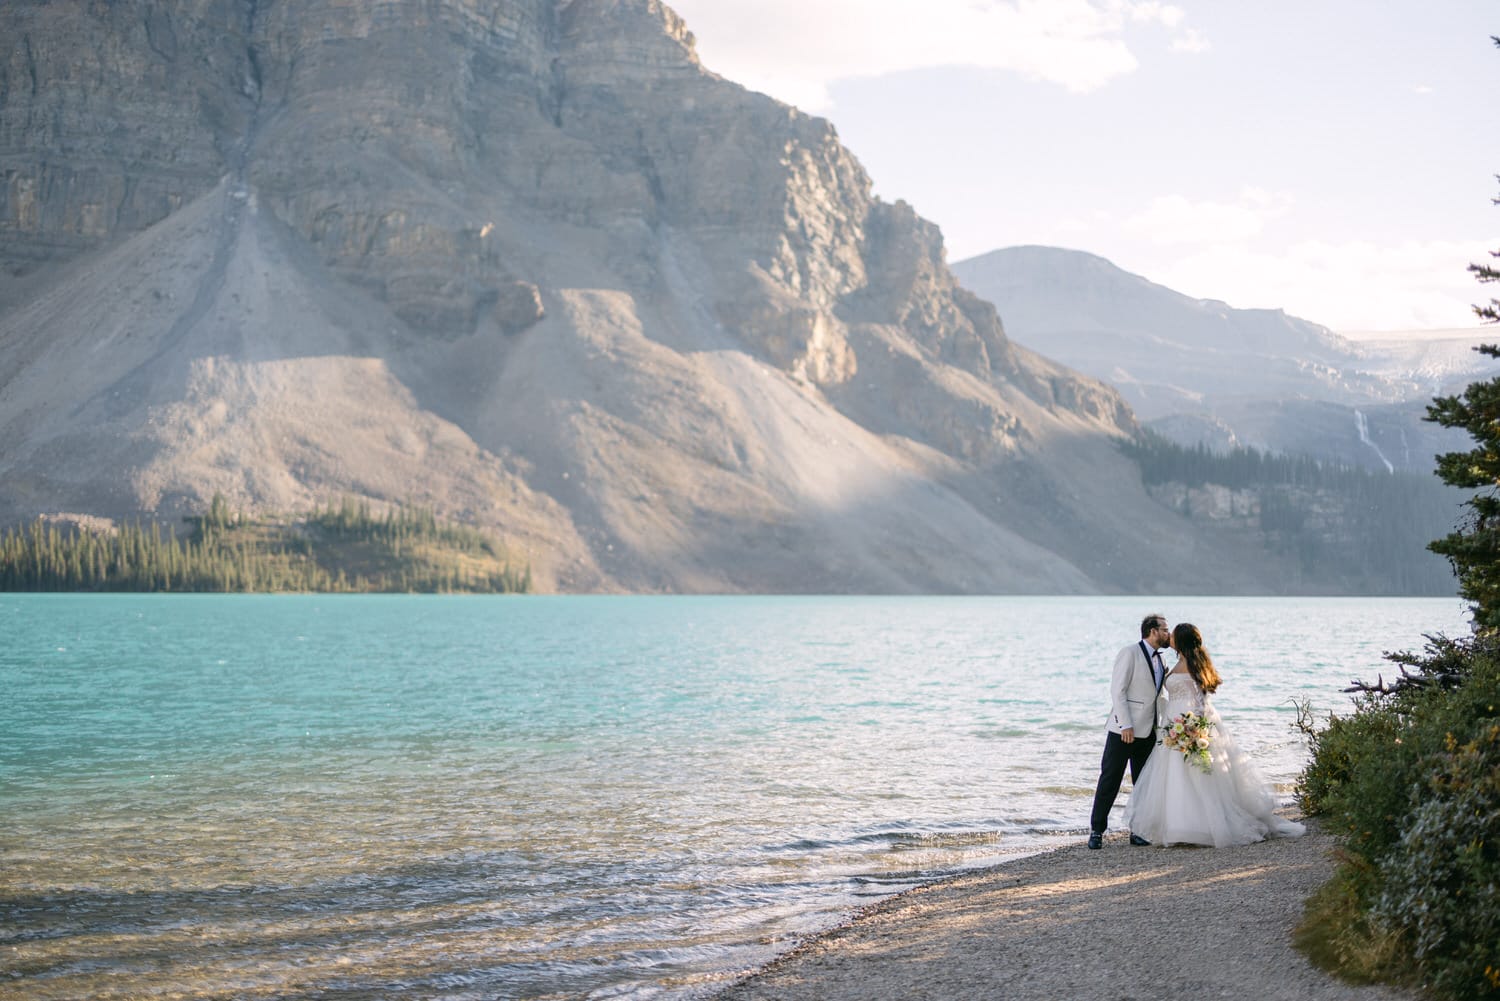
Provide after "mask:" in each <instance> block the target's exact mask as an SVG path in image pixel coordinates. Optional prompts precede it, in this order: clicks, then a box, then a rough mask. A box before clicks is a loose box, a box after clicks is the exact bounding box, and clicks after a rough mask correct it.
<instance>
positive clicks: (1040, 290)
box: [953, 246, 1495, 472]
mask: <svg viewBox="0 0 1500 1001" xmlns="http://www.w3.org/2000/svg"><path fill="white" fill-rule="evenodd" d="M953 272H954V274H955V275H957V276H958V278H959V281H960V282H961V283H962V284H963V285H964V287H965V288H968V289H970V290H971V291H973V292H974V293H975V294H977V295H979V296H981V297H982V298H985V299H987V300H989V301H991V302H993V303H994V304H995V305H996V307H997V308H998V309H999V311H1000V314H1001V316H1002V317H1003V318H1004V321H1005V326H1006V331H1007V333H1008V334H1009V335H1010V336H1011V337H1012V338H1013V340H1015V341H1016V342H1017V343H1020V344H1025V345H1027V346H1028V347H1031V348H1033V349H1035V350H1037V351H1040V352H1043V353H1045V354H1046V355H1048V356H1049V357H1052V358H1055V359H1056V360H1058V361H1060V362H1062V363H1063V364H1065V365H1069V366H1071V367H1073V368H1076V369H1077V370H1079V371H1081V372H1085V373H1087V374H1089V375H1093V376H1095V377H1097V378H1100V379H1102V380H1104V381H1106V382H1108V383H1110V384H1111V385H1113V386H1115V387H1116V388H1118V389H1119V390H1120V392H1121V394H1122V395H1123V396H1124V397H1125V399H1126V400H1127V401H1128V402H1129V403H1130V405H1131V407H1132V409H1133V410H1134V411H1135V412H1136V413H1137V414H1139V415H1140V417H1141V418H1142V419H1143V420H1145V421H1147V422H1148V424H1149V425H1150V426H1151V427H1153V428H1154V429H1156V430H1158V431H1160V432H1161V433H1163V434H1165V435H1167V436H1168V437H1169V438H1172V439H1173V440H1176V441H1180V442H1183V443H1186V444H1196V443H1198V442H1203V443H1205V444H1208V445H1210V446H1213V447H1217V448H1223V447H1228V446H1231V445H1236V444H1239V445H1250V446H1254V447H1258V448H1261V449H1266V450H1271V451H1278V452H1289V453H1293V454H1311V455H1317V456H1320V457H1323V458H1331V459H1337V460H1339V461H1343V462H1349V463H1357V464H1362V465H1366V466H1369V467H1371V468H1377V469H1379V468H1386V469H1391V468H1401V469H1408V470H1413V471H1419V472H1430V471H1431V469H1432V457H1433V455H1434V454H1435V453H1437V452H1438V451H1444V450H1448V449H1452V448H1456V447H1459V446H1460V445H1461V444H1462V442H1461V436H1455V435H1454V433H1453V432H1445V431H1443V430H1442V429H1440V428H1435V427H1433V426H1432V425H1430V424H1427V423H1425V422H1423V421H1422V417H1423V416H1424V415H1425V413H1426V404H1427V403H1428V402H1429V401H1430V400H1431V398H1432V396H1433V395H1434V394H1436V393H1440V392H1451V391H1454V390H1455V389H1458V388H1461V387H1462V386H1463V385H1465V384H1466V383H1468V382H1469V381H1472V379H1473V378H1475V377H1476V376H1479V375H1481V374H1493V372H1494V370H1495V366H1494V365H1493V364H1492V363H1486V361H1485V360H1484V359H1482V358H1481V357H1479V356H1478V355H1475V354H1474V353H1473V352H1471V351H1468V350H1467V348H1468V347H1471V346H1472V345H1473V344H1474V343H1475V341H1473V340H1463V339H1461V338H1462V334H1461V333H1460V332H1455V334H1454V338H1453V339H1445V340H1443V341H1441V342H1436V343H1434V342H1423V341H1417V340H1414V339H1405V340H1403V339H1400V338H1388V339H1383V340H1379V341H1363V340H1362V341H1352V340H1349V339H1347V338H1344V337H1341V336H1339V335H1338V334H1335V333H1333V332H1332V331H1331V330H1329V329H1328V328H1326V327H1323V326H1319V325H1318V324H1315V323H1311V322H1309V321H1307V320H1302V319H1299V318H1297V317H1295V316H1289V315H1287V314H1286V313H1285V312H1283V311H1281V310H1266V309H1235V308H1232V307H1230V306H1228V305H1226V304H1225V303H1223V302H1219V301H1217V300H1213V299H1193V298H1190V297H1188V296H1185V295H1183V294H1181V293H1179V292H1175V291H1173V290H1171V289H1168V288H1165V287H1163V286H1161V285H1157V284H1154V283H1152V282H1150V281H1148V280H1146V279H1145V278H1142V277H1140V276H1138V275H1133V274H1130V273H1129V272H1127V271H1124V270H1122V269H1121V268H1119V267H1116V266H1115V265H1114V264H1112V263H1110V262H1109V261H1107V260H1105V259H1104V258H1102V257H1098V256H1096V255H1094V254H1089V253H1085V252H1082V251H1076V250H1066V249H1061V248H1056V247H1032V246H1026V247H1010V248H1006V249H1003V250H996V251H992V252H990V253H987V254H982V255H980V256H978V257H973V258H970V259H968V260H964V261H960V262H958V263H956V264H954V265H953ZM1455 346H1457V347H1458V350H1455Z"/></svg>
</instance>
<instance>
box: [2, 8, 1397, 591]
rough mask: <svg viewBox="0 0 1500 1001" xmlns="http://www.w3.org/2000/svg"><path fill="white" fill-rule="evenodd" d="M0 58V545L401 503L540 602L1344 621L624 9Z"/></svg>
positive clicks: (1120, 409)
mask: <svg viewBox="0 0 1500 1001" xmlns="http://www.w3.org/2000/svg"><path fill="white" fill-rule="evenodd" d="M0 34H3V36H4V37H6V38H10V39H12V44H11V45H9V46H8V47H7V50H6V54H5V55H4V62H3V63H0V165H3V171H4V183H3V184H0V275H3V276H4V277H3V279H0V441H3V442H4V446H3V451H0V522H7V523H14V522H19V521H24V520H26V519H30V518H34V517H36V516H37V515H39V514H42V513H48V514H65V513H73V514H78V515H84V516H95V517H106V518H113V519H132V518H159V519H174V518H179V517H182V516H186V515H191V514H197V513H202V512H203V511H204V510H205V509H206V508H207V507H208V503H209V499H210V498H211V497H212V496H213V495H215V494H222V495H223V497H224V498H225V500H226V501H227V503H228V504H229V505H230V506H231V507H233V508H235V509H238V510H243V511H247V512H276V511H287V510H305V509H307V508H309V507H311V506H314V505H317V504H325V503H330V502H332V501H335V500H337V499H338V498H340V497H352V498H360V499H368V500H372V501H374V502H376V503H387V504H415V505H420V506H422V507H425V508H429V509H432V510H434V511H435V512H436V513H437V514H438V515H439V516H440V517H444V518H452V519H458V520H460V521H463V522H466V523H469V524H473V525H476V526H479V527H482V528H485V529H487V530H491V531H494V532H496V533H498V534H499V535H500V536H501V537H502V538H503V539H504V540H505V542H506V544H507V546H508V547H509V549H510V552H511V553H512V554H513V555H515V556H517V557H520V558H524V560H525V562H526V564H527V565H528V566H529V567H530V568H531V571H532V573H533V575H534V580H535V584H536V586H537V588H538V589H539V590H548V589H557V590H564V591H585V590H591V591H621V590H627V591H699V592H705V591H772V592H774V591H829V592H864V591H868V592H890V591H941V592H1017V591H1033V592H1035V591H1042V592H1052V593H1058V592H1087V591H1124V592H1142V591H1151V592H1162V591H1165V592H1167V593H1173V592H1176V593H1184V592H1205V591H1206V592H1214V593H1238V592H1246V591H1250V592H1263V591H1277V590H1287V589H1290V588H1294V587H1300V588H1303V589H1313V590H1317V589H1329V588H1347V587H1348V586H1349V585H1348V582H1347V581H1333V580H1331V579H1319V578H1317V577H1316V576H1315V575H1314V576H1313V577H1308V576H1306V575H1305V574H1301V573H1299V572H1297V571H1295V568H1293V567H1292V565H1291V564H1290V563H1289V562H1288V561H1287V560H1286V559H1285V558H1282V557H1278V556H1276V555H1274V554H1269V553H1266V552H1263V551H1261V550H1260V549H1259V548H1257V546H1256V544H1255V543H1254V542H1253V541H1249V542H1247V541H1246V540H1245V539H1244V538H1243V537H1242V536H1237V535H1225V534H1224V533H1221V532H1217V531H1215V530H1214V528H1213V526H1206V525H1203V524H1200V523H1198V522H1195V521H1192V520H1190V519H1185V518H1183V517H1181V516H1179V515H1178V514H1176V513H1174V512H1173V511H1171V510H1168V509H1167V508H1165V507H1164V506H1163V505H1162V504H1160V503H1158V502H1156V501H1154V500H1153V499H1152V497H1151V496H1150V494H1149V493H1148V492H1147V490H1146V488H1145V487H1144V485H1143V484H1142V482H1141V477H1140V470H1139V468H1138V466H1137V465H1136V464H1135V462H1134V461H1133V460H1131V459H1130V458H1128V457H1126V456H1125V455H1124V454H1123V453H1122V451H1121V449H1120V448H1119V445H1120V443H1121V442H1122V441H1124V440H1126V439H1127V438H1129V437H1130V436H1132V435H1133V434H1134V433H1135V430H1136V423H1135V418H1134V416H1133V415H1132V413H1131V412H1130V409H1129V408H1128V407H1127V406H1126V405H1125V403H1124V402H1123V401H1122V399H1121V398H1120V396H1119V395H1118V394H1117V393H1116V392H1115V391H1114V390H1112V389H1110V388H1109V387H1107V386H1105V385H1103V384H1102V383H1100V382H1098V381H1096V380H1095V379H1092V378H1089V377H1087V376H1084V375H1080V374H1078V373H1077V372H1075V371H1072V370H1070V369H1068V368H1066V367H1064V366H1062V365H1059V364H1057V363H1055V362H1053V361H1050V360H1047V359H1045V358H1043V357H1042V356H1040V355H1038V354H1036V353H1034V352H1032V351H1030V350H1027V349H1026V348H1024V347H1021V346H1019V345H1018V344H1016V343H1014V342H1013V341H1012V340H1011V339H1010V338H1009V337H1008V336H1007V335H1006V332H1005V330H1004V329H1003V328H1002V326H1001V323H1000V321H999V319H998V317H997V315H996V313H995V310H994V308H993V307H992V306H991V305H990V304H989V303H987V302H985V301H983V300H982V299H980V298H979V297H977V296H975V295H973V294H971V293H970V292H968V291H966V290H965V289H963V288H961V287H960V286H959V285H958V283H957V282H956V280H955V279H954V277H953V275H952V273H951V272H950V271H949V270H948V268H947V267H946V265H945V264H944V254H943V246H942V239H941V235H940V234H939V232H938V230H937V228H936V227H934V226H933V225H932V224H930V223H928V222H926V221H924V220H922V219H921V218H919V217H918V216H916V215H915V213H913V212H912V210H911V209H910V207H908V206H907V205H905V204H904V203H901V202H897V203H895V204H889V203H886V202H883V201H881V200H879V199H876V198H874V197H872V195H871V182H870V179H869V178H868V177H867V176H866V174H865V173H864V171H863V169H862V168H861V167H860V165H859V164H858V163H857V162H856V161H855V160H854V158H853V157H852V156H850V154H849V153H848V152H847V151H846V150H845V149H844V148H843V147H842V145H840V143H839V141H838V137H837V134H836V133H835V131H834V129H833V127H832V126H831V125H830V124H829V123H828V122H826V121H824V120H821V119H818V118H812V117H808V116H806V115H803V114H801V113H799V112H797V111H796V110H794V109H792V108H789V107H786V106H784V105H781V104H778V103H776V102H775V101H772V100H771V99H769V98H767V97H764V96H762V95H758V94H754V93H751V92H749V91H746V90H745V89H743V88H741V87H739V86H737V85H735V84H733V83H731V82H729V81H726V80H723V79H721V78H719V77H717V76H716V75H714V74H713V73H711V72H709V71H707V70H706V69H705V68H704V67H703V66H702V65H701V64H700V63H699V60H698V58H697V55H696V52H695V50H694V47H693V39H692V36H691V34H690V33H689V32H688V30H687V28H686V26H685V25H684V23H683V22H682V21H681V19H680V18H678V17H677V15H676V14H674V13H673V12H672V11H671V10H670V9H669V8H667V7H665V6H663V5H662V4H661V3H659V2H657V0H385V2H381V3H378V4H349V3H347V2H343V0H306V2H303V3H298V4H275V3H268V2H265V0H156V2H145V0H134V2H132V0H115V2H110V3H89V4H85V3H75V2H67V3H35V2H17V3H8V4H5V5H3V6H0ZM1367 583H1368V582H1367Z"/></svg>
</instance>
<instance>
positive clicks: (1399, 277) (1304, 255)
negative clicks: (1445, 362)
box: [1144, 236, 1500, 331]
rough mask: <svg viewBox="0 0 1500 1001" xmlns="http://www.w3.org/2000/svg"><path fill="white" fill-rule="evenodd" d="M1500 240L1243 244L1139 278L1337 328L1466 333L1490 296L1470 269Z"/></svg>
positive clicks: (1203, 252) (1160, 266) (1196, 253)
mask: <svg viewBox="0 0 1500 1001" xmlns="http://www.w3.org/2000/svg"><path fill="white" fill-rule="evenodd" d="M1495 247H1500V236H1496V237H1494V238H1492V239H1489V240H1484V241H1455V240H1409V241H1406V242H1402V243H1395V244H1377V243H1373V242H1369V241H1363V240H1351V241H1344V242H1338V243H1334V242H1327V241H1320V240H1306V241H1303V242H1300V243H1296V244H1293V245H1292V246H1290V247H1289V248H1287V249H1286V250H1284V251H1278V252H1274V253H1272V252H1267V251H1264V250H1258V249H1254V248H1251V247H1249V246H1245V245H1233V244H1223V245H1214V246H1203V247H1199V248H1196V249H1195V250H1193V251H1192V252H1190V253H1188V254H1187V255H1185V256H1181V257H1178V258H1176V259H1175V260H1171V259H1168V260H1159V261H1158V262H1157V263H1155V264H1153V265H1151V267H1150V270H1148V271H1145V272H1144V273H1147V274H1149V275H1150V277H1151V280H1152V281H1155V282H1158V283H1160V284H1162V285H1166V286H1167V287H1169V288H1173V289H1176V290H1178V291H1180V292H1183V293H1185V294H1187V295H1194V296H1204V297H1209V298H1215V299H1223V300H1224V301H1226V302H1228V303H1229V304H1230V305H1232V306H1238V307H1241V308H1280V309H1285V310H1286V311H1287V312H1288V313H1291V314H1292V315H1294V316H1300V317H1302V318H1303V319H1306V320H1311V321H1313V322H1314V323H1321V324H1323V325H1324V326H1327V327H1332V328H1333V329H1334V330H1341V331H1364V330H1435V329H1447V328H1463V327H1472V326H1474V325H1475V324H1476V323H1477V322H1478V320H1477V319H1476V317H1475V316H1474V313H1473V311H1472V309H1471V306H1472V305H1473V304H1474V303H1478V302H1484V301H1487V300H1488V299H1489V297H1490V290H1489V289H1488V288H1486V287H1484V286H1481V285H1480V284H1479V283H1478V282H1476V281H1474V279H1473V276H1472V275H1470V274H1469V273H1468V270H1467V269H1468V265H1469V264H1470V263H1471V262H1474V261H1481V260H1488V259H1489V250H1491V249H1493V248H1495Z"/></svg>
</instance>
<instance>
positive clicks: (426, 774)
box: [0, 596, 1462, 1001]
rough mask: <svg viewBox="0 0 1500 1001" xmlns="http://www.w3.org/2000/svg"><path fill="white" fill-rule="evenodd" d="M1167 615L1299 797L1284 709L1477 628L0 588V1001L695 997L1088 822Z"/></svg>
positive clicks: (1415, 608) (1164, 603)
mask: <svg viewBox="0 0 1500 1001" xmlns="http://www.w3.org/2000/svg"><path fill="white" fill-rule="evenodd" d="M1174 606H1177V607H1178V608H1179V610H1180V611H1181V612H1183V613H1187V614H1191V616H1192V617H1193V620H1194V621H1196V622H1198V623H1199V624H1200V626H1201V627H1203V628H1204V630H1205V634H1206V636H1207V637H1208V639H1209V641H1210V643H1211V645H1212V644H1213V643H1214V640H1215V637H1216V636H1225V637H1232V638H1233V643H1232V644H1229V645H1227V646H1224V647H1214V649H1215V657H1216V660H1217V661H1218V663H1219V664H1220V667H1221V670H1222V671H1223V672H1224V674H1225V679H1226V680H1225V686H1224V688H1223V689H1222V690H1221V693H1220V696H1219V697H1218V698H1219V707H1220V710H1221V711H1222V712H1224V713H1225V715H1226V717H1229V718H1232V719H1233V720H1234V725H1235V730H1236V734H1237V735H1242V740H1243V742H1244V743H1246V745H1247V746H1248V747H1250V748H1251V749H1252V750H1253V751H1254V752H1255V754H1256V756H1257V761H1258V763H1259V764H1260V765H1261V766H1262V767H1263V768H1264V770H1265V771H1266V773H1267V775H1268V776H1269V777H1271V778H1272V779H1273V780H1274V781H1275V782H1276V784H1277V789H1278V791H1279V792H1280V794H1281V795H1282V796H1283V797H1288V796H1290V794H1291V790H1292V782H1293V781H1294V780H1295V777H1296V774H1297V771H1298V770H1299V769H1300V767H1301V763H1302V760H1303V758H1304V755H1305V747H1304V745H1303V743H1302V740H1301V738H1300V737H1299V736H1298V735H1297V734H1296V732H1295V730H1294V729H1293V728H1292V726H1291V722H1292V721H1293V720H1294V719H1295V716H1294V710H1293V708H1292V707H1291V705H1290V703H1289V700H1290V699H1292V698H1299V699H1308V700H1311V701H1312V702H1313V703H1314V704H1315V707H1316V708H1317V709H1319V710H1320V711H1326V710H1328V709H1334V708H1338V707H1340V706H1343V705H1347V703H1348V700H1347V697H1346V696H1344V695H1343V694H1342V693H1341V692H1340V691H1339V689H1340V688H1342V687H1343V686H1344V685H1345V684H1347V680H1348V678H1349V677H1353V676H1360V675H1366V676H1371V677H1373V676H1374V674H1375V673H1377V672H1378V671H1379V669H1380V667H1381V665H1382V663H1383V662H1382V661H1381V659H1380V653H1381V651H1382V650H1383V649H1396V648H1403V647H1405V648H1410V647H1411V646H1413V645H1414V643H1413V639H1414V638H1415V639H1416V640H1417V641H1418V645H1419V643H1420V636H1421V635H1422V634H1423V633H1426V632H1434V631H1442V630H1448V631H1457V630H1458V629H1461V628H1462V619H1461V606H1459V605H1458V604H1457V603H1445V602H1434V601H1422V600H1369V599H1361V600H1359V601H1344V600H1340V599H1318V600H1315V601H1309V600H1306V599H1296V600H1280V599H1199V598H1193V599H1159V598H1151V599H1140V600H1138V599H1127V598H1077V599H1057V598H1003V599H921V600H910V599H901V598H859V599H856V598H784V599H783V598H776V599H772V598H640V599H634V598H611V599H588V598H528V599H481V598H463V599H459V598H455V599H445V598H402V597H350V598H343V599H337V600H334V599H329V598H327V597H324V596H318V597H312V596H302V597H295V596H285V597H276V598H268V597H267V598H261V597H246V596H236V597H226V596H219V597H204V596H200V597H181V598H172V597H164V596H148V597H132V596H26V597H16V596H7V597H4V598H0V623H3V625H4V627H5V629H6V635H7V643H6V644H5V648H4V649H3V650H0V670H3V676H4V678H5V679H6V683H7V699H6V700H5V702H4V704H3V705H0V714H3V715H0V731H3V732H5V733H6V734H7V740H6V741H5V742H0V857H3V858H4V860H5V864H4V866H0V945H4V947H5V949H6V951H7V964H8V965H7V969H8V972H9V973H10V974H11V976H9V977H8V978H3V979H0V1001H5V999H10V998H17V999H19V998H26V999H27V1001H49V999H54V998H56V999H64V998H66V999H69V1001H72V999H75V998H79V997H90V998H101V999H112V998H139V997H153V996H181V997H211V996H219V997H225V996H230V997H250V996H281V997H295V996H313V995H316V996H318V997H331V998H341V997H342V998H350V999H353V998H359V999H361V1001H380V999H395V998H412V997H421V998H443V999H460V998H462V999H467V998H490V997H495V996H503V997H526V998H578V997H596V998H603V997H633V998H648V997H649V998H660V999H670V1001H675V999H688V998H697V997H701V996H703V995H705V994H706V993H708V992H710V991H712V990H713V989H714V988H715V987H717V986H719V985H722V984H723V983H725V982H726V981H727V980H729V979H731V978H732V977H733V976H735V975H736V974H737V973H739V972H743V971H745V970H747V969H749V968H751V967H753V966H755V965H757V964H759V963H762V962H764V961H766V960H768V959H770V958H771V957H772V956H773V955H775V954H776V953H777V952H778V951H781V950H784V949H786V948H788V947H789V946H790V945H791V944H792V943H794V942H795V941H796V940H798V939H799V938H800V937H801V936H804V935H807V934H810V933H812V932H814V931H816V930H818V929H820V928H824V927H827V926H828V925H830V924H832V923H834V922H836V921H837V920H839V918H840V917H841V916H843V915H845V914H847V913H848V912H849V911H850V910H851V909H852V908H855V907H857V906H859V905H861V904H863V903H867V902H869V901H870V900H872V899H878V898H880V897H882V896H885V895H887V894H890V893H895V892H899V891H900V890H902V889H904V888H906V887H908V886H911V885H915V884H917V883H920V882H923V881H927V880H930V879H933V878H938V877H942V876H946V875H951V874H954V873H958V872H963V871H966V870H969V869H972V868H974V867H978V866H984V865H991V864H995V863H997V862H1003V861H1005V860H1007V859H1012V858H1017V857H1021V856H1023V855H1026V854H1031V853H1033V852H1036V851H1040V850H1045V849H1046V848H1048V847H1051V846H1053V845H1056V844H1060V843H1066V842H1068V841H1071V840H1076V839H1077V838H1078V837H1080V836H1081V835H1082V833H1083V827H1084V824H1085V818H1086V815H1087V811H1088V803H1089V798H1090V797H1091V795H1092V789H1093V781H1092V780H1093V775H1094V774H1097V769H1098V755H1099V750H1100V746H1101V745H1100V741H1101V739H1102V730H1103V718H1104V714H1105V711H1106V709H1107V703H1108V700H1107V697H1106V694H1105V686H1106V684H1107V675H1108V669H1109V664H1110V662H1111V661H1112V658H1113V654H1114V651H1115V650H1117V649H1118V648H1119V646H1120V645H1121V643H1122V642H1126V641H1128V640H1129V638H1130V633H1131V632H1132V630H1133V629H1134V627H1135V623H1136V622H1138V621H1139V617H1140V615H1141V614H1143V613H1142V609H1143V608H1146V609H1147V610H1150V609H1155V608H1167V609H1171V608H1173V607H1174ZM1314 606H1315V607H1316V614H1315V615H1312V614H1309V609H1310V608H1312V607H1314ZM1226 642H1228V641H1226ZM1252 643H1253V644H1254V645H1253V646H1252V645H1251V644H1252ZM1022 651H1024V652H1025V653H1024V656H1023V655H1022ZM1122 803H1123V798H1122Z"/></svg>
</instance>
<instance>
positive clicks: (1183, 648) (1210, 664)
mask: <svg viewBox="0 0 1500 1001" xmlns="http://www.w3.org/2000/svg"><path fill="white" fill-rule="evenodd" d="M1172 649H1173V650H1176V651H1177V656H1179V657H1181V658H1182V660H1183V663H1185V664H1187V669H1188V673H1189V674H1191V675H1192V676H1193V680H1194V681H1196V682H1197V683H1198V687H1199V688H1201V689H1203V691H1204V693H1205V694H1207V693H1211V692H1213V691H1214V690H1216V689H1217V688H1218V687H1219V672H1218V671H1216V670H1214V661H1213V658H1212V657H1210V656H1209V655H1208V650H1206V649H1205V648H1204V646H1203V634H1202V633H1200V632H1199V631H1198V627H1197V626H1195V625H1193V624H1192V623H1191V622H1179V623H1177V628H1176V629H1173V630H1172Z"/></svg>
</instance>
